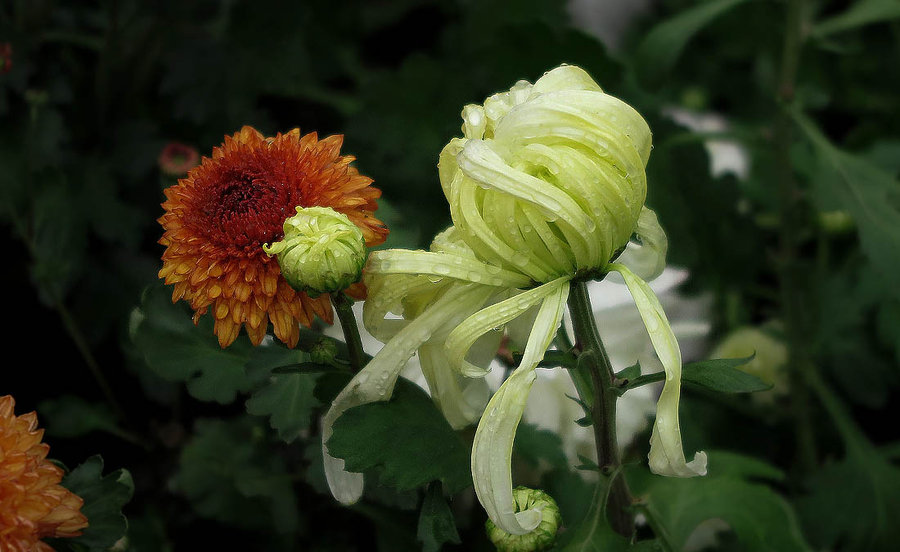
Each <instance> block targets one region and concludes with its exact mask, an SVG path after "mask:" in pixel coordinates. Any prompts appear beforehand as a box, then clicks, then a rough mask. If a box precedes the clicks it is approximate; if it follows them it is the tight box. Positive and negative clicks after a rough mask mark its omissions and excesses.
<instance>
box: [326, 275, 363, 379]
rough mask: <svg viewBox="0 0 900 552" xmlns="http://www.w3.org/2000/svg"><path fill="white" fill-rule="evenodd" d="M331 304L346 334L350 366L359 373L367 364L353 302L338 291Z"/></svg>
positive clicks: (332, 297)
mask: <svg viewBox="0 0 900 552" xmlns="http://www.w3.org/2000/svg"><path fill="white" fill-rule="evenodd" d="M331 302H332V304H334V310H335V311H337V315H338V320H340V321H341V330H343V332H344V341H345V342H346V343H347V351H348V354H349V355H350V366H351V367H352V368H353V371H354V372H359V371H360V370H361V369H362V367H363V365H364V364H365V362H364V359H365V352H364V351H363V346H362V338H360V336H359V327H358V326H357V325H356V316H354V315H353V301H352V300H350V298H349V297H347V296H346V295H344V293H343V292H340V291H338V292H335V293H332V294H331Z"/></svg>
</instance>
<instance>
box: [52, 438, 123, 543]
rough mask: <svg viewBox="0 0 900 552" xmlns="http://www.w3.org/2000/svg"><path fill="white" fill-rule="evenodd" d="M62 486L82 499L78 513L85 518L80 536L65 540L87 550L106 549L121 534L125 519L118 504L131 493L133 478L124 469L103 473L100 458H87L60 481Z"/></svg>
mask: <svg viewBox="0 0 900 552" xmlns="http://www.w3.org/2000/svg"><path fill="white" fill-rule="evenodd" d="M62 486H63V487H65V488H67V489H69V490H70V491H72V492H73V493H75V494H77V495H78V496H80V497H81V498H82V499H83V500H84V506H82V507H81V513H83V514H84V515H85V516H87V518H88V527H87V528H86V529H85V530H84V532H83V533H82V535H81V536H79V537H74V538H72V539H66V541H67V542H69V543H71V544H75V545H81V546H84V547H86V548H87V549H88V550H91V551H95V550H96V551H101V550H107V549H109V548H110V547H111V546H112V545H114V544H115V543H116V541H118V540H119V539H120V538H122V537H123V536H124V535H125V531H126V530H127V529H128V521H127V520H126V519H125V516H124V515H122V507H123V506H125V504H127V503H128V501H129V500H131V496H132V495H133V494H134V481H132V479H131V474H130V473H128V470H125V469H120V470H116V471H114V472H112V473H110V474H108V475H106V476H105V477H104V476H103V459H102V458H100V457H99V456H92V457H91V458H88V459H87V460H86V461H85V462H84V463H83V464H81V465H80V466H78V467H77V468H75V469H74V470H72V471H71V472H70V473H69V474H68V475H66V476H65V477H64V478H63V480H62Z"/></svg>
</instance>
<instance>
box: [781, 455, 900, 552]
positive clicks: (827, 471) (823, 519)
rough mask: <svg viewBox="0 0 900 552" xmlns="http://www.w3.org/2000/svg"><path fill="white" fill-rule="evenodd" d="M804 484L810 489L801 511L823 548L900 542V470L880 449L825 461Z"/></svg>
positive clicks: (891, 545) (876, 547) (889, 546)
mask: <svg viewBox="0 0 900 552" xmlns="http://www.w3.org/2000/svg"><path fill="white" fill-rule="evenodd" d="M805 483H806V486H807V488H808V489H809V491H810V492H809V494H808V495H807V496H804V497H802V498H801V499H799V500H798V501H797V509H798V511H799V513H800V516H801V518H802V519H803V522H804V526H805V527H806V528H807V534H808V535H810V538H811V540H813V542H814V543H815V544H817V545H818V546H819V547H820V548H822V549H837V548H840V549H841V550H845V551H848V552H854V551H860V552H863V551H866V550H891V549H893V548H894V546H896V544H897V542H900V524H897V523H896V521H897V512H900V469H897V467H896V466H894V465H892V464H890V463H889V462H888V461H887V460H885V459H884V457H882V456H881V455H880V454H879V453H878V452H877V451H876V450H874V449H869V448H867V449H866V450H865V452H857V453H851V454H849V455H848V456H847V457H846V458H844V459H843V460H841V461H840V462H834V463H830V464H827V465H825V466H824V467H823V468H822V469H820V470H819V471H817V472H815V473H813V474H812V476H810V477H809V478H808V479H807V480H806V481H805Z"/></svg>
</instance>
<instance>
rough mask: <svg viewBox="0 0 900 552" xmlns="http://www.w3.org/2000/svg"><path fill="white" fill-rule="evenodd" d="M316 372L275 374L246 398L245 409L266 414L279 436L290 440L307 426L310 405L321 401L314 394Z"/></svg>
mask: <svg viewBox="0 0 900 552" xmlns="http://www.w3.org/2000/svg"><path fill="white" fill-rule="evenodd" d="M318 377H319V375H318V374H310V373H299V374H278V375H274V376H272V377H271V379H270V381H269V384H268V385H266V386H265V387H263V388H262V389H260V390H259V391H257V392H255V393H254V394H253V396H251V397H250V399H249V400H247V412H249V413H250V414H253V415H254V416H269V424H270V425H271V426H272V428H273V429H275V430H277V431H278V436H279V437H281V439H282V440H283V441H284V442H286V443H290V442H292V441H293V440H294V439H296V438H297V437H299V436H300V432H301V431H303V430H305V429H308V428H309V419H310V415H311V414H312V410H313V408H315V407H316V406H318V405H319V404H320V403H319V401H318V400H316V397H315V396H314V395H313V391H314V390H315V387H316V379H317V378H318Z"/></svg>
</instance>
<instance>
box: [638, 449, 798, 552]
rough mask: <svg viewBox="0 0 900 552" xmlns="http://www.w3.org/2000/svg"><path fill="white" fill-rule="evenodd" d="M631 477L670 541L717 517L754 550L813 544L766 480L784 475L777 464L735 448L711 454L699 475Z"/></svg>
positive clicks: (641, 472)
mask: <svg viewBox="0 0 900 552" xmlns="http://www.w3.org/2000/svg"><path fill="white" fill-rule="evenodd" d="M628 475H629V478H628V479H629V483H631V485H632V490H633V491H634V493H635V494H636V496H639V497H641V498H642V499H643V501H644V504H643V505H642V506H641V508H643V509H644V510H645V511H646V512H647V514H648V516H649V517H650V518H651V519H652V522H651V523H654V524H657V523H658V524H659V526H660V527H661V528H662V529H663V530H664V534H665V535H666V537H665V538H666V540H668V541H669V542H670V543H671V545H672V546H674V547H677V548H680V547H682V546H684V543H685V542H686V541H687V538H688V537H689V536H690V534H691V533H692V532H693V531H694V528H695V527H696V526H697V524H698V523H700V522H702V521H704V520H707V519H713V518H718V519H722V520H724V521H725V522H726V523H727V524H728V525H729V526H730V527H731V530H732V531H734V532H735V533H736V534H737V537H738V541H739V542H740V543H741V544H742V545H743V546H745V547H747V548H748V549H750V550H785V551H787V550H810V547H809V545H808V544H806V541H805V539H804V537H803V535H802V533H801V531H800V526H799V523H798V521H797V517H796V515H795V514H794V512H793V510H792V509H791V507H790V504H789V503H788V502H787V501H786V500H785V499H784V498H783V497H781V496H780V495H779V494H778V493H777V492H775V491H774V490H773V489H772V488H771V487H770V486H769V485H768V484H766V483H762V482H755V481H754V480H761V481H766V482H772V481H776V482H777V481H780V480H783V478H784V475H783V474H782V473H781V472H780V471H779V470H778V469H776V468H773V467H772V466H770V465H768V464H766V463H764V462H761V461H759V460H756V459H754V458H749V457H744V456H741V455H737V454H731V453H715V452H712V453H710V454H709V474H708V475H707V476H705V477H703V478H697V479H679V478H675V477H671V478H669V477H660V476H656V475H652V474H650V473H649V472H648V471H645V470H644V469H640V470H639V469H637V468H635V469H634V470H631V471H630V472H629V474H628Z"/></svg>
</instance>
